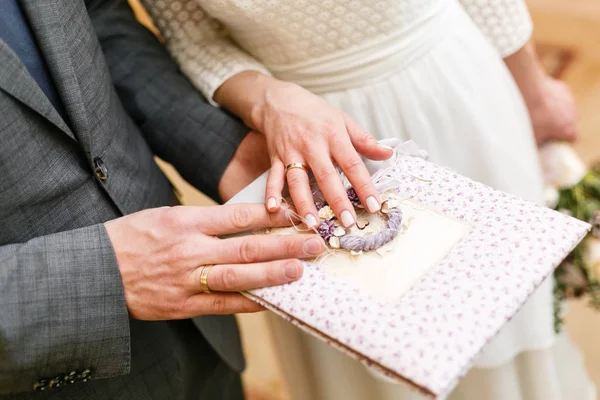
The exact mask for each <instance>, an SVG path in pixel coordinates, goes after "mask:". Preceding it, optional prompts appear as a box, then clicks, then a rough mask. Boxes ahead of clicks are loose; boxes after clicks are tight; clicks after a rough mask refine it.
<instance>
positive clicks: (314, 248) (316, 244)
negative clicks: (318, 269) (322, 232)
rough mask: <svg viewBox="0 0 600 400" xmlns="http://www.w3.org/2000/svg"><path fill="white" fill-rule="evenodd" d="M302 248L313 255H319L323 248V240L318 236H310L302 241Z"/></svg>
mask: <svg viewBox="0 0 600 400" xmlns="http://www.w3.org/2000/svg"><path fill="white" fill-rule="evenodd" d="M303 249H304V251H305V252H306V254H310V255H313V256H316V255H319V254H321V253H322V252H323V250H325V248H324V247H323V241H322V240H321V239H320V238H318V237H312V238H310V239H308V240H307V241H305V242H304V245H303Z"/></svg>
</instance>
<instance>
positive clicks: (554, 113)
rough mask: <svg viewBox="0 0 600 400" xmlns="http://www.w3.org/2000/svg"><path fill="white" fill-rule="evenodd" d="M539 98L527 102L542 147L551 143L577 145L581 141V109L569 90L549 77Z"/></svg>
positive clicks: (536, 137)
mask: <svg viewBox="0 0 600 400" xmlns="http://www.w3.org/2000/svg"><path fill="white" fill-rule="evenodd" d="M539 90H540V93H539V94H538V96H536V97H537V98H535V99H532V100H530V101H527V99H526V101H527V103H528V104H527V108H528V109H529V115H530V117H531V123H532V124H533V132H534V134H535V139H536V142H537V144H538V145H542V144H544V143H546V142H551V141H567V142H573V141H575V140H576V139H577V110H576V108H575V99H574V98H573V95H572V94H571V91H570V90H569V87H568V86H567V85H566V84H565V83H563V82H561V81H559V80H556V79H553V78H551V77H549V76H546V77H545V80H544V82H543V83H542V87H541V88H540V89H539Z"/></svg>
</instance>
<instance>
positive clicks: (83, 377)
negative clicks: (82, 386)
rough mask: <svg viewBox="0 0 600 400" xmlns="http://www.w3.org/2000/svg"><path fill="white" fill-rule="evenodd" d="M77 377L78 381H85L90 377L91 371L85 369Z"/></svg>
mask: <svg viewBox="0 0 600 400" xmlns="http://www.w3.org/2000/svg"><path fill="white" fill-rule="evenodd" d="M78 378H79V381H80V382H87V381H89V380H90V379H92V371H90V370H89V369H86V370H85V371H83V372H82V373H80V374H79V376H78Z"/></svg>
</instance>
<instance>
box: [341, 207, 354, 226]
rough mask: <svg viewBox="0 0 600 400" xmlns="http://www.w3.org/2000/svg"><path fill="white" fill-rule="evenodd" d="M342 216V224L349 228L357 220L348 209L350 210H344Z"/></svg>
mask: <svg viewBox="0 0 600 400" xmlns="http://www.w3.org/2000/svg"><path fill="white" fill-rule="evenodd" d="M341 217H342V225H344V226H345V227H346V228H349V227H351V226H352V225H354V222H355V221H354V217H353V216H352V214H351V213H350V211H348V210H344V211H342V214H341Z"/></svg>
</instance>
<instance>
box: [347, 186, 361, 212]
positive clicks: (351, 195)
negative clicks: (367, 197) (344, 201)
mask: <svg viewBox="0 0 600 400" xmlns="http://www.w3.org/2000/svg"><path fill="white" fill-rule="evenodd" d="M346 194H347V195H348V200H350V202H351V203H352V205H353V206H354V207H358V206H360V199H359V198H358V195H357V194H356V190H354V188H350V189H348V190H346Z"/></svg>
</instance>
